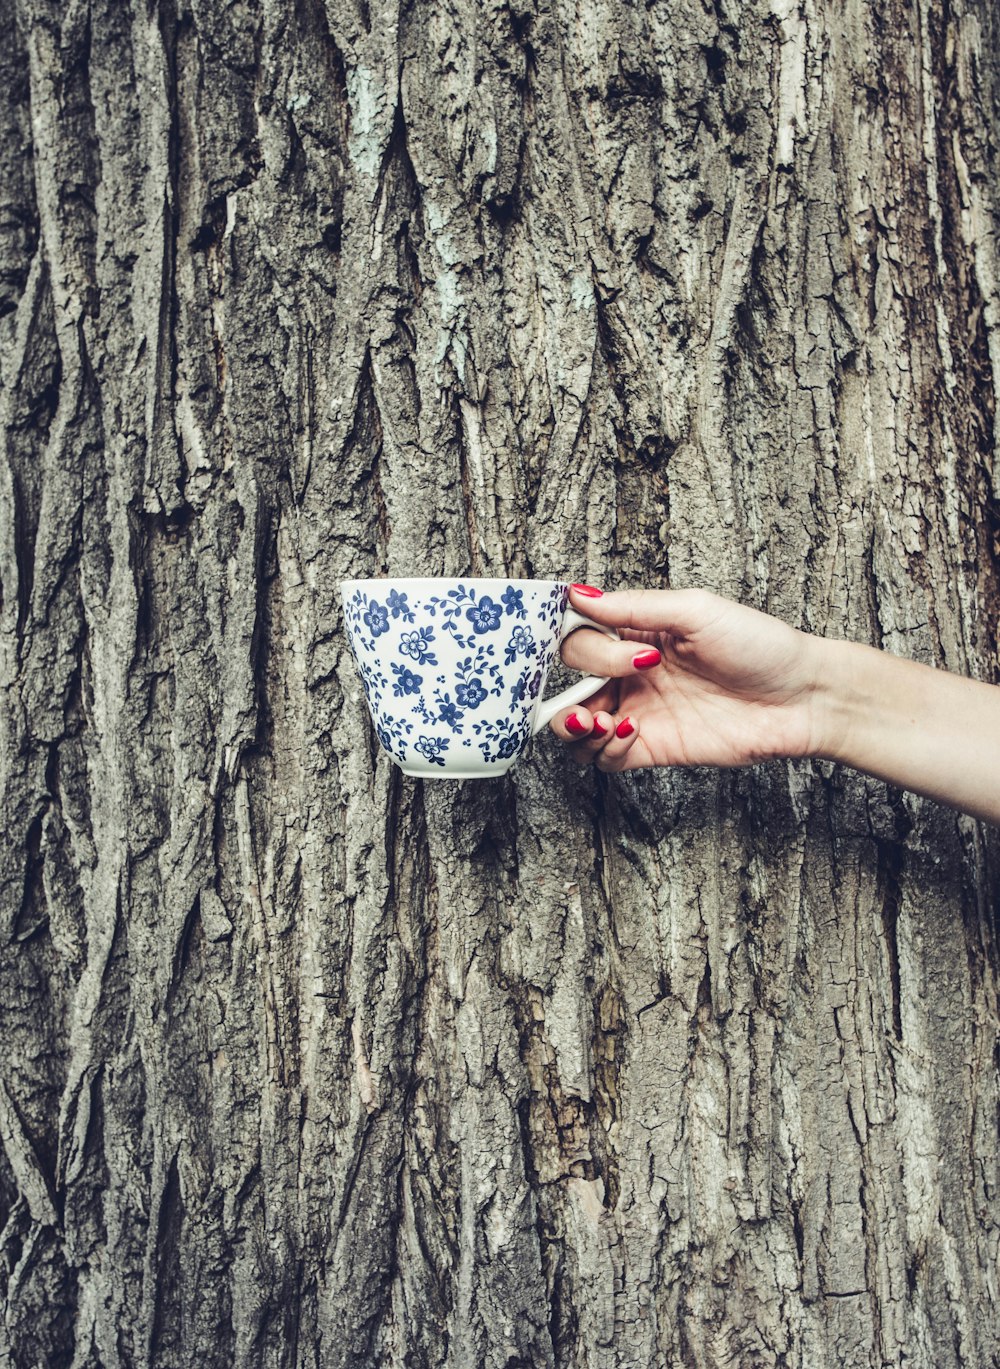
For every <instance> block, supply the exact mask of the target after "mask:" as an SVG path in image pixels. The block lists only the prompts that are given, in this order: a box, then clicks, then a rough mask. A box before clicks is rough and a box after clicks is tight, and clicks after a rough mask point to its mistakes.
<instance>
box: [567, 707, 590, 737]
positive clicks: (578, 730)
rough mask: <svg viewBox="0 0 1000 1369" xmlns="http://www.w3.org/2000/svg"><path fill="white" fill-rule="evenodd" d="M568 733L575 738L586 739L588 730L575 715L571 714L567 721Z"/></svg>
mask: <svg viewBox="0 0 1000 1369" xmlns="http://www.w3.org/2000/svg"><path fill="white" fill-rule="evenodd" d="M566 731H567V732H572V733H573V736H574V737H584V736H586V734H587V729H586V728H585V727H584V725H583V723H582V722H581V721H580V719H579V718H578V717H577V716H576V714H575V713H571V714H570V715H569V717H568V718H567V719H566Z"/></svg>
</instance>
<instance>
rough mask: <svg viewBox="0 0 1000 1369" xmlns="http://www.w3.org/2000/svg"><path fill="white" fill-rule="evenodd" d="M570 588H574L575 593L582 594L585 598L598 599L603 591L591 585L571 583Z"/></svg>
mask: <svg viewBox="0 0 1000 1369" xmlns="http://www.w3.org/2000/svg"><path fill="white" fill-rule="evenodd" d="M570 588H571V589H575V590H576V592H577V594H582V595H584V596H585V597H586V598H587V599H600V597H601V595H602V594H603V593H604V590H603V589H595V588H594V586H593V585H571V586H570Z"/></svg>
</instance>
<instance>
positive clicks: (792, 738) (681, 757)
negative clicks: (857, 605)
mask: <svg viewBox="0 0 1000 1369" xmlns="http://www.w3.org/2000/svg"><path fill="white" fill-rule="evenodd" d="M572 603H573V607H574V608H576V609H578V610H579V611H580V612H581V613H585V614H587V616H588V617H591V618H593V619H594V620H595V622H598V623H602V624H604V625H607V626H609V627H616V628H618V629H619V630H620V631H621V633H622V636H623V638H625V640H624V641H621V642H615V641H612V640H611V639H609V638H608V637H605V636H604V635H603V634H598V633H596V632H588V631H587V629H586V628H581V629H580V630H579V631H577V632H573V633H571V634H570V635H569V637H567V638H566V640H565V642H564V643H563V648H562V654H563V660H564V661H565V662H566V664H567V665H570V666H574V667H575V668H576V669H578V670H586V671H589V672H591V673H592V674H594V675H610V676H612V677H613V678H612V679H610V680H609V681H608V683H607V685H605V686H604V688H603V689H600V690H598V691H597V693H596V694H592V695H591V697H590V698H589V699H588V700H587V705H588V706H587V707H586V708H583V707H577V708H574V709H565V710H564V711H563V712H561V713H558V714H556V716H555V718H553V720H552V724H551V726H552V728H553V730H554V731H555V732H556V733H557V734H558V735H559V736H560V737H562V738H563V740H564V741H567V742H569V743H570V745H571V747H572V751H573V754H574V756H575V757H576V759H577V760H578V761H579V762H580V763H581V764H582V765H586V764H588V763H590V762H591V761H593V762H594V764H595V765H597V766H599V767H600V768H601V769H602V770H635V769H637V768H639V767H640V766H646V765H726V766H732V765H750V764H752V763H753V762H754V761H763V760H767V759H769V758H770V757H774V756H817V757H822V758H824V759H826V760H832V761H839V762H841V763H842V764H844V765H851V766H854V767H855V768H856V769H858V770H864V771H866V772H867V773H868V774H869V775H877V776H878V777H879V779H883V780H885V781H887V782H888V783H889V784H894V785H898V786H899V787H900V788H902V789H910V790H912V791H913V792H914V793H917V794H926V795H927V796H928V797H930V798H933V799H936V800H937V801H938V802H939V803H946V804H949V805H950V806H951V807H953V808H958V809H960V810H961V811H962V812H963V813H971V814H972V815H973V817H977V818H982V819H984V820H985V821H986V822H991V823H994V824H996V825H998V826H1000V689H998V688H997V687H996V686H995V685H990V684H985V683H981V682H980V681H978V680H968V679H965V678H964V677H963V676H961V675H953V674H950V673H949V672H948V671H946V670H937V669H934V668H932V667H931V666H927V665H922V664H919V663H918V662H916V661H908V660H905V659H903V658H902V657H899V656H893V655H891V654H890V653H889V652H887V651H879V650H877V649H876V648H875V647H870V646H864V645H862V644H861V643H858V642H843V641H836V640H828V639H827V638H825V637H812V636H809V635H808V634H807V633H804V632H798V631H796V629H795V628H791V627H789V626H788V625H787V624H786V623H782V622H780V621H779V620H778V619H777V618H771V617H769V616H768V615H767V614H766V613H758V612H757V610H756V609H752V608H744V607H742V606H741V605H739V604H734V603H732V602H731V601H730V600H728V599H722V598H720V597H719V596H718V595H717V594H710V593H708V592H707V591H705V590H700V589H681V590H671V589H662V590H656V589H646V590H635V591H623V592H620V593H616V594H601V593H600V591H599V590H592V589H589V588H588V587H587V586H582V587H581V586H579V585H574V587H573V590H572Z"/></svg>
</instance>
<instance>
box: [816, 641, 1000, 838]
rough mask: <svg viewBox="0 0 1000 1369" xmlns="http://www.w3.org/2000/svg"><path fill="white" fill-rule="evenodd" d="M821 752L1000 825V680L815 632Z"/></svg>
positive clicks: (818, 743) (826, 757)
mask: <svg viewBox="0 0 1000 1369" xmlns="http://www.w3.org/2000/svg"><path fill="white" fill-rule="evenodd" d="M812 651H813V654H814V657H815V660H816V666H815V671H816V675H815V679H816V690H817V695H816V701H817V716H818V717H819V718H820V720H821V722H820V727H819V730H818V736H817V744H816V749H815V753H814V754H816V755H818V756H821V757H823V758H825V759H828V760H834V761H840V762H842V763H843V764H844V765H851V766H854V767H855V769H857V770H864V771H866V772H867V773H868V774H870V775H877V776H878V777H879V778H880V779H883V780H887V781H888V782H889V783H890V784H895V785H898V786H899V787H900V788H901V789H910V790H912V791H913V792H914V793H917V794H926V795H927V797H928V798H932V799H936V800H937V801H938V802H939V803H946V804H948V805H950V806H951V807H952V808H959V809H961V810H962V811H963V812H965V813H971V814H972V815H973V816H974V817H977V818H982V819H984V820H985V821H986V822H991V823H995V824H997V825H998V826H1000V689H998V688H996V687H995V686H993V685H987V684H980V683H979V682H978V681H976V680H966V679H963V678H962V677H961V676H959V675H951V674H949V673H948V672H947V671H944V670H934V669H932V668H931V667H930V666H925V665H918V664H917V663H916V662H914V661H907V660H903V659H901V658H900V657H898V656H891V655H889V654H888V652H884V651H877V650H876V649H875V648H874V647H870V646H861V645H859V644H857V643H854V642H836V641H826V640H823V639H822V638H816V639H813V645H812Z"/></svg>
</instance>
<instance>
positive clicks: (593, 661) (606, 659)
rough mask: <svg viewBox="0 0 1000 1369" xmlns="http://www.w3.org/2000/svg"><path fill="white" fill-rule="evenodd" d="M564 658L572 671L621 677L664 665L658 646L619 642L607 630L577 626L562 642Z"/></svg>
mask: <svg viewBox="0 0 1000 1369" xmlns="http://www.w3.org/2000/svg"><path fill="white" fill-rule="evenodd" d="M562 658H563V661H564V662H565V664H566V665H568V666H569V667H570V669H571V670H582V671H584V672H585V673H586V674H588V675H608V676H612V677H613V678H614V679H621V678H622V677H623V676H626V675H635V674H637V673H641V672H642V671H644V670H652V669H653V668H654V667H655V666H658V665H659V664H660V653H659V651H658V650H657V649H656V647H651V646H648V645H647V644H646V643H644V642H629V641H625V642H616V641H615V640H614V639H613V638H611V637H606V636H605V635H604V633H603V632H593V631H591V629H589V628H585V627H581V628H577V629H576V631H575V632H571V633H570V634H569V636H568V637H567V638H566V640H565V641H564V642H563V644H562Z"/></svg>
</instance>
